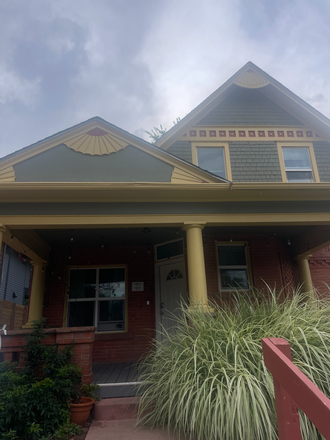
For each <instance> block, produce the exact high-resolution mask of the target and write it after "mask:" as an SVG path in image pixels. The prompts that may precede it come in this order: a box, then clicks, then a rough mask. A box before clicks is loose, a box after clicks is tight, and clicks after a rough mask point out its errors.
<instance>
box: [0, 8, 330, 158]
mask: <svg viewBox="0 0 330 440" xmlns="http://www.w3.org/2000/svg"><path fill="white" fill-rule="evenodd" d="M329 23H330V2H329V1H327V0H313V1H311V0H297V1H295V0H274V1H270V0H204V1H203V2H202V1H200V0H198V1H197V0H176V1H174V0H93V1H92V0H56V1H55V0H28V1H26V0H1V3H0V53H1V56H0V156H5V155H6V154H8V153H11V152H13V151H15V150H17V149H20V148H23V147H25V146H27V145H30V144H31V143H34V142H37V141H38V140H41V139H43V138H45V137H47V136H50V135H52V134H54V133H56V132H58V131H60V130H63V129H65V128H68V127H70V126H72V125H75V124H77V123H79V122H82V121H84V120H86V119H88V118H91V117H93V116H100V117H102V118H104V119H106V120H107V121H109V122H111V123H113V124H115V125H118V126H119V127H121V128H124V129H125V130H128V131H130V132H131V133H133V134H135V135H138V136H141V137H145V138H146V139H147V136H146V135H145V133H144V130H150V129H151V128H152V127H153V126H155V125H157V126H158V125H159V124H162V125H163V126H165V127H166V128H170V127H171V126H172V121H173V120H174V119H175V118H176V117H178V116H179V117H183V116H185V115H186V114H187V113H188V112H189V111H190V110H192V109H193V108H194V107H195V106H196V105H198V104H199V103H200V102H201V101H202V100H203V99H205V98H206V97H207V96H208V95H209V94H210V93H212V92H213V91H214V90H215V89H216V88H218V87H219V86H220V85H221V84H222V83H223V82H225V81H226V80H227V79H228V78H229V77H230V76H231V75H233V74H234V73H235V72H236V71H237V70H238V69H239V68H240V67H242V65H244V64H245V63H246V62H247V61H253V62H254V63H255V64H257V65H258V66H259V67H260V68H262V69H263V70H265V71H266V72H267V73H269V74H270V75H272V76H273V77H275V78H276V79H277V80H278V81H280V82H281V83H282V84H284V85H285V86H286V87H288V88H289V89H291V90H292V91H293V92H295V93H296V94H298V95H299V96H300V97H301V98H303V99H305V100H306V101H308V102H309V103H310V104H312V105H313V106H314V107H316V108H317V109H318V110H319V111H321V112H323V113H324V114H325V115H326V116H328V117H330V82H329V79H330V53H329V52H330V48H329V41H330V28H329Z"/></svg>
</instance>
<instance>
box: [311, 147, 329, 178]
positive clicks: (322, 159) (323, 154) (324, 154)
mask: <svg viewBox="0 0 330 440" xmlns="http://www.w3.org/2000/svg"><path fill="white" fill-rule="evenodd" d="M313 146H314V153H315V159H316V163H317V169H318V171H319V175H320V181H321V182H330V144H329V143H328V142H313Z"/></svg>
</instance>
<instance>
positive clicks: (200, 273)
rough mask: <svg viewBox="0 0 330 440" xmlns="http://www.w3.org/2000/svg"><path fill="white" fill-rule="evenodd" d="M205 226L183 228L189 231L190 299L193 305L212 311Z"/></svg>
mask: <svg viewBox="0 0 330 440" xmlns="http://www.w3.org/2000/svg"><path fill="white" fill-rule="evenodd" d="M203 228H204V226H202V225H188V226H185V227H184V228H183V229H184V230H185V231H186V233H187V259H188V281H189V299H190V306H191V307H200V308H202V309H203V310H204V311H207V312H211V311H212V309H210V307H209V306H208V299H207V289H206V275H205V261H204V249H203V237H202V230H203Z"/></svg>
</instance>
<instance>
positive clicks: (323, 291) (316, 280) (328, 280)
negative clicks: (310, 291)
mask: <svg viewBox="0 0 330 440" xmlns="http://www.w3.org/2000/svg"><path fill="white" fill-rule="evenodd" d="M309 267H310V270H311V275H312V280H313V285H314V287H315V288H316V289H317V290H318V292H319V294H320V295H321V296H325V295H329V294H330V292H329V289H328V287H327V285H328V286H330V246H327V247H325V248H323V249H321V250H319V251H318V252H315V254H313V256H312V257H311V258H310V259H309Z"/></svg>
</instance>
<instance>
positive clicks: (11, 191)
mask: <svg viewBox="0 0 330 440" xmlns="http://www.w3.org/2000/svg"><path fill="white" fill-rule="evenodd" d="M281 200H283V201H295V200H306V201H308V200H330V183H300V184H294V183H205V184H189V185H184V184H173V183H143V182H137V183H133V184H132V183H94V182H93V183H84V182H82V183H39V182H38V183H19V182H6V183H1V184H0V202H1V203H8V202H10V203H15V202H20V203H22V202H24V203H32V202H40V203H45V202H53V203H57V202H69V203H74V202H91V203H92V202H193V201H196V202H221V201H233V202H234V201H245V202H246V201H281ZM307 211H308V209H307Z"/></svg>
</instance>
